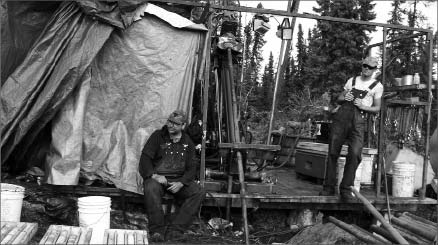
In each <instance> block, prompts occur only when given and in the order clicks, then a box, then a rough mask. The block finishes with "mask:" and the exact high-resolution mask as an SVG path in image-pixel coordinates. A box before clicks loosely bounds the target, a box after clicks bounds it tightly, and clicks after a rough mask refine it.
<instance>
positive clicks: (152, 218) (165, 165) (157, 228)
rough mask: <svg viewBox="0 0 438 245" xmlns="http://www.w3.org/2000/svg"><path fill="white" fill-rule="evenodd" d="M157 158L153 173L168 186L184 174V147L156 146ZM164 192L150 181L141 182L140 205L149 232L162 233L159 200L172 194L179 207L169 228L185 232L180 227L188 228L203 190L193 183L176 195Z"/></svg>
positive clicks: (173, 144) (158, 185)
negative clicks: (142, 192)
mask: <svg viewBox="0 0 438 245" xmlns="http://www.w3.org/2000/svg"><path fill="white" fill-rule="evenodd" d="M158 154H159V155H160V156H161V160H160V163H158V164H157V167H156V169H155V171H156V172H157V174H160V175H164V176H166V178H167V180H168V182H172V181H177V179H178V177H179V176H181V175H182V174H183V173H184V169H185V155H186V154H187V144H181V143H180V142H177V143H173V142H166V143H164V144H162V145H160V150H159V153H158ZM167 188H168V187H167V186H163V185H162V184H160V183H158V182H157V181H155V180H154V179H152V178H149V179H146V180H145V181H144V202H145V206H146V211H147V215H148V219H149V229H150V231H151V232H159V233H162V234H164V233H165V229H166V227H165V220H164V212H163V210H162V197H163V196H164V194H165V193H169V194H172V195H173V196H174V197H175V199H176V201H177V202H178V203H180V204H181V206H180V209H179V212H178V213H177V215H176V217H175V218H174V219H173V221H172V226H173V227H171V228H185V227H184V226H186V225H189V224H190V222H191V220H192V218H193V217H194V215H196V214H197V212H198V209H199V207H200V205H201V202H202V200H203V199H204V196H205V192H204V190H203V189H201V188H200V186H199V185H198V184H197V183H195V182H194V181H192V182H190V183H188V184H187V185H184V186H183V187H182V188H181V189H180V190H179V191H178V192H177V193H171V192H168V191H167V190H166V189H167Z"/></svg>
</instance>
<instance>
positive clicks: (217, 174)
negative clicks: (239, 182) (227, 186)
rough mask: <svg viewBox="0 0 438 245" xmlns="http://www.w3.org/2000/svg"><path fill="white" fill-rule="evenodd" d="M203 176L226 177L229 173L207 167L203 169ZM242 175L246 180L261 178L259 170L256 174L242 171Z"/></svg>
mask: <svg viewBox="0 0 438 245" xmlns="http://www.w3.org/2000/svg"><path fill="white" fill-rule="evenodd" d="M205 176H206V178H212V179H227V178H228V176H229V174H227V173H226V172H223V171H215V170H211V169H208V168H207V169H206V170H205ZM244 176H245V179H246V180H259V181H261V180H262V176H261V173H260V172H257V174H256V175H254V174H250V173H244Z"/></svg>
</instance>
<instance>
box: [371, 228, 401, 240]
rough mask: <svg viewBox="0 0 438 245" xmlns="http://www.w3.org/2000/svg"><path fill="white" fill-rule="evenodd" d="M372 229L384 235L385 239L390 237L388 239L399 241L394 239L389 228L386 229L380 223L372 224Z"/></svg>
mask: <svg viewBox="0 0 438 245" xmlns="http://www.w3.org/2000/svg"><path fill="white" fill-rule="evenodd" d="M370 230H371V231H373V232H375V233H377V234H379V235H381V236H382V237H384V238H385V239H388V241H390V242H392V243H396V242H397V241H396V240H395V239H394V237H393V236H391V234H389V232H388V231H387V230H385V229H384V228H382V227H380V226H378V225H371V226H370Z"/></svg>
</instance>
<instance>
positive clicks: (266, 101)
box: [259, 52, 275, 110]
mask: <svg viewBox="0 0 438 245" xmlns="http://www.w3.org/2000/svg"><path fill="white" fill-rule="evenodd" d="M274 83H275V72H274V56H273V55H272V52H270V54H269V60H268V64H267V65H266V66H265V71H264V73H263V77H262V86H261V87H262V88H261V90H262V91H261V97H260V98H259V101H260V102H261V103H262V104H261V105H260V107H259V109H261V110H269V109H270V107H271V105H272V95H273V91H274Z"/></svg>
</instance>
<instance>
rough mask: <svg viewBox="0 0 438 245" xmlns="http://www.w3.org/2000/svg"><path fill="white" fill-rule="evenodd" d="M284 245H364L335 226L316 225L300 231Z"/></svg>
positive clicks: (328, 224)
mask: <svg viewBox="0 0 438 245" xmlns="http://www.w3.org/2000/svg"><path fill="white" fill-rule="evenodd" d="M286 244H366V243H364V242H362V241H361V240H359V239H357V238H356V237H355V236H353V235H351V234H350V233H348V232H346V231H344V230H343V229H341V228H339V227H337V226H336V225H335V224H332V223H326V224H316V225H313V226H308V227H306V228H304V229H302V230H301V231H300V232H299V233H298V234H296V235H295V236H294V237H292V239H290V240H289V241H288V242H287V243H286Z"/></svg>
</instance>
